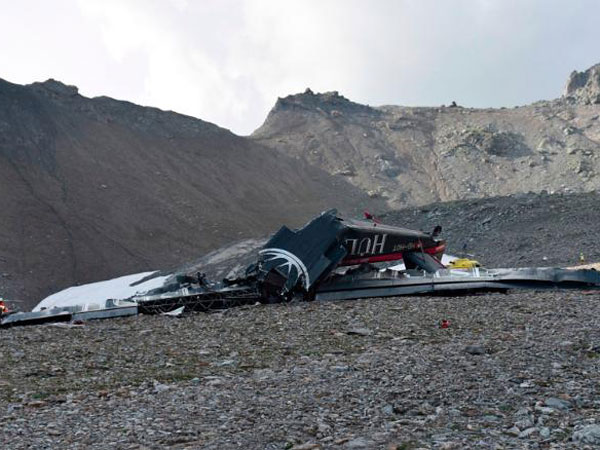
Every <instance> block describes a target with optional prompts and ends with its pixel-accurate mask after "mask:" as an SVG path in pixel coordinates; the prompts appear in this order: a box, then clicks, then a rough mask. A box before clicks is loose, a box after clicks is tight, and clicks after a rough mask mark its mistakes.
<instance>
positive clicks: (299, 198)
mask: <svg viewBox="0 0 600 450" xmlns="http://www.w3.org/2000/svg"><path fill="white" fill-rule="evenodd" d="M368 200H369V199H368V197H367V195H366V194H364V193H362V192H361V191H360V190H359V189H357V188H354V187H353V186H352V185H351V184H349V183H348V182H347V181H346V180H343V179H339V178H335V177H331V176H330V175H329V174H327V173H326V172H324V171H322V170H320V169H317V168H314V167H312V166H310V165H308V164H305V163H303V162H302V161H297V160H296V159H293V158H291V157H289V156H286V155H283V154H278V153H275V152H273V151H271V150H269V149H266V148H264V147H263V146H262V145H261V144H260V143H257V142H254V141H250V140H248V139H245V138H241V137H239V136H236V135H234V134H232V133H230V132H229V131H227V130H224V129H222V128H219V127H217V126H216V125H213V124H210V123H207V122H204V121H202V120H198V119H194V118H192V117H187V116H183V115H179V114H175V113H172V112H165V111H160V110H158V109H154V108H144V107H140V106H137V105H134V104H131V103H128V102H123V101H116V100H113V99H110V98H106V97H99V98H94V99H89V98H85V97H82V96H81V95H79V94H78V92H77V88H75V87H71V86H65V85H64V84H62V83H60V82H57V81H53V80H49V81H47V82H45V83H34V84H32V85H29V86H20V85H16V84H11V83H8V82H5V81H1V80H0V211H2V214H1V215H0V295H2V296H5V297H8V298H11V299H15V298H16V299H21V300H25V301H27V303H26V305H25V306H27V305H28V304H29V305H30V304H31V302H35V301H37V300H39V299H40V298H41V297H43V296H45V295H47V294H49V293H52V292H55V291H57V290H60V289H62V288H65V287H67V286H71V285H73V284H76V283H83V282H89V281H95V280H99V279H105V278H112V277H115V276H118V275H122V274H126V273H132V272H139V271H143V270H147V269H156V268H167V267H169V266H171V265H178V264H181V262H183V261H186V260H190V259H195V258H197V257H198V256H200V255H202V254H204V253H205V252H207V251H209V250H212V249H214V248H216V247H218V246H220V245H223V244H224V243H226V242H229V241H231V240H234V239H238V238H240V237H244V236H247V237H250V236H255V235H262V234H265V233H270V232H271V231H273V230H274V229H276V228H278V227H279V224H280V223H282V222H289V223H291V224H294V225H301V224H302V223H304V221H306V220H307V219H309V218H310V217H311V216H313V215H315V214H317V213H318V212H320V211H321V210H323V209H327V208H329V207H331V205H337V206H338V207H339V208H340V209H342V210H344V209H345V210H347V211H348V212H350V211H351V210H352V208H353V207H354V206H355V205H364V204H365V203H366V202H367V201H368Z"/></svg>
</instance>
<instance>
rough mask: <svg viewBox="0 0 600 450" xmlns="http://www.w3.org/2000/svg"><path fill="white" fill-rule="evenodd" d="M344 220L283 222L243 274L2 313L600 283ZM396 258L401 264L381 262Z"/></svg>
mask: <svg viewBox="0 0 600 450" xmlns="http://www.w3.org/2000/svg"><path fill="white" fill-rule="evenodd" d="M365 215H366V217H367V220H364V221H359V220H346V219H342V218H340V217H338V215H337V212H336V211H335V210H330V211H326V212H324V213H322V214H321V215H320V216H318V217H317V218H315V219H313V220H312V221H311V222H309V223H308V224H306V225H305V226H304V227H303V228H300V229H298V230H296V231H292V230H290V229H289V228H287V227H285V226H284V227H282V228H281V229H280V230H279V231H278V232H277V233H276V234H275V235H273V236H272V237H271V238H270V239H269V241H268V242H267V243H266V244H265V245H264V247H263V248H262V249H261V250H260V251H259V252H258V258H257V260H256V262H255V263H254V264H251V265H250V266H249V267H248V268H247V269H246V272H245V275H244V276H242V277H239V278H235V279H231V278H226V279H224V280H222V281H221V282H218V283H212V282H209V281H207V280H206V279H205V277H204V275H203V274H201V273H196V274H195V275H191V274H189V273H186V274H178V275H176V276H174V277H172V281H171V282H169V283H167V284H166V285H164V286H162V287H160V288H157V289H153V290H150V291H148V292H146V293H144V294H141V295H135V296H133V297H131V298H129V299H126V300H125V301H113V300H107V302H106V308H105V309H102V310H99V311H97V312H96V313H91V312H89V311H83V310H82V308H81V307H73V306H70V307H63V308H53V309H50V310H44V311H37V312H32V313H16V314H12V315H9V316H7V317H5V318H4V319H3V320H2V322H1V323H0V325H2V326H11V325H20V324H27V323H41V322H45V321H52V320H53V319H54V320H74V319H78V318H80V319H89V318H103V317H115V316H119V315H131V314H137V313H138V312H142V313H166V312H169V311H173V310H177V309H178V308H181V307H185V309H186V310H195V311H207V310H211V309H223V308H229V307H232V306H239V305H244V304H250V303H255V302H257V301H260V302H263V303H275V302H283V301H290V300H293V299H302V300H307V301H311V300H347V299H356V298H365V297H391V296H400V295H417V294H457V293H461V294H468V293H475V292H481V291H500V292H505V291H507V290H509V289H555V288H559V289H587V290H590V289H600V273H599V272H596V271H595V270H593V269H591V270H590V269H560V268H518V269H482V268H470V269H449V268H446V267H445V266H444V265H443V264H442V263H441V259H442V255H443V253H444V251H445V249H446V242H445V241H444V240H443V239H440V233H441V227H439V226H438V227H436V228H435V229H434V230H433V231H432V232H431V233H425V232H421V231H414V230H408V229H404V228H399V227H394V226H389V225H383V224H381V223H379V221H377V220H376V219H375V218H373V217H372V216H371V215H369V214H365ZM400 260H402V261H403V262H404V266H405V268H404V269H402V270H396V269H395V268H394V267H388V268H382V267H381V263H387V264H388V265H389V264H390V263H391V262H396V261H400Z"/></svg>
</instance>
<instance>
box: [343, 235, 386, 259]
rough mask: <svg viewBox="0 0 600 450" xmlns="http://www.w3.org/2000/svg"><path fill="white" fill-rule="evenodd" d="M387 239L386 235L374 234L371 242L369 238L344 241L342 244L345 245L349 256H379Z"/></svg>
mask: <svg viewBox="0 0 600 450" xmlns="http://www.w3.org/2000/svg"><path fill="white" fill-rule="evenodd" d="M386 239H387V234H376V235H374V236H373V240H371V238H368V237H366V238H362V239H360V240H358V239H346V241H345V242H344V243H345V244H346V248H347V249H348V253H349V254H350V255H359V256H363V255H367V254H370V253H372V254H381V253H383V250H384V248H385V241H386Z"/></svg>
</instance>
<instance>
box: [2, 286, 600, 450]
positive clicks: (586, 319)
mask: <svg viewBox="0 0 600 450" xmlns="http://www.w3.org/2000/svg"><path fill="white" fill-rule="evenodd" d="M598 298H599V295H598V294H596V293H587V292H581V291H579V292H574V291H573V292H555V291H547V292H526V291H521V292H515V293H509V294H493V295H479V296H469V297H403V298H389V299H364V300H358V301H347V302H339V303H319V302H314V303H298V304H286V305H257V306H250V307H243V308H235V309H231V310H228V311H225V312H220V313H212V314H203V313H196V314H190V315H187V316H184V317H182V318H170V317H164V316H138V317H134V318H125V319H115V320H110V321H98V322H90V323H86V324H83V325H70V326H69V325H63V326H56V325H42V326H33V327H23V328H13V329H8V330H0V337H1V338H2V342H3V344H4V352H3V358H2V360H1V362H0V373H1V374H2V378H1V380H0V387H1V392H0V416H1V417H2V424H3V426H2V427H1V428H0V442H1V443H3V447H4V448H84V447H91V446H93V447H94V448H164V447H172V448H208V449H229V448H245V449H286V448H287V449H289V448H294V449H309V448H334V449H337V448H339V449H359V448H383V449H410V448H442V449H452V448H597V446H598V445H600V419H598V417H599V411H600V398H599V397H598V395H597V393H598V386H599V382H600V373H599V370H598V369H599V368H600V367H599V361H600V359H599V358H598V356H600V339H599V338H600V330H599V327H598V325H599V323H598V321H599V319H598V317H599V316H600V314H599V313H600V307H599V304H598ZM444 319H446V320H448V321H449V322H450V326H449V327H448V328H440V323H441V321H442V320H444ZM596 421H598V425H596Z"/></svg>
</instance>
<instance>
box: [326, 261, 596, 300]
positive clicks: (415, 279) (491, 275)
mask: <svg viewBox="0 0 600 450" xmlns="http://www.w3.org/2000/svg"><path fill="white" fill-rule="evenodd" d="M509 289H600V273H598V272H596V271H595V270H571V269H558V268H523V269H489V270H488V269H479V268H474V269H471V270H464V269H460V270H448V269H444V270H438V271H436V272H435V273H427V272H424V271H423V272H421V271H402V272H396V271H384V272H379V271H371V272H368V273H364V272H363V273H361V274H357V275H350V276H337V277H336V276H332V277H331V278H329V279H327V280H326V281H325V282H323V283H322V284H321V285H319V288H318V289H317V292H316V296H315V298H316V299H317V300H348V299H356V298H365V297H395V296H401V295H416V294H428V293H429V294H434V293H435V294H443V293H448V294H451V293H457V292H464V293H474V292H478V291H506V290H509Z"/></svg>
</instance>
